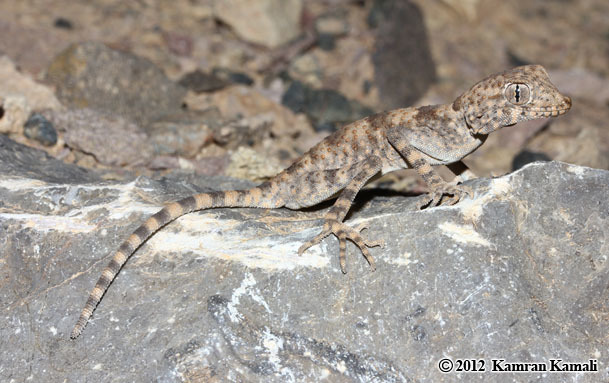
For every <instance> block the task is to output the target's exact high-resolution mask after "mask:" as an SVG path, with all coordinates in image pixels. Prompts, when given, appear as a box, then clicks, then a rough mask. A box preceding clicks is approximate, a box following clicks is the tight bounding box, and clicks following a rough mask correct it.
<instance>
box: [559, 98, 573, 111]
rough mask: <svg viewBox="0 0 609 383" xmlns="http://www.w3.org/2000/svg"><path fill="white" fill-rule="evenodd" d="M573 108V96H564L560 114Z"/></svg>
mask: <svg viewBox="0 0 609 383" xmlns="http://www.w3.org/2000/svg"><path fill="white" fill-rule="evenodd" d="M569 109H571V97H569V96H563V100H562V103H561V104H560V106H559V107H558V114H565V113H567V112H568V111H569Z"/></svg>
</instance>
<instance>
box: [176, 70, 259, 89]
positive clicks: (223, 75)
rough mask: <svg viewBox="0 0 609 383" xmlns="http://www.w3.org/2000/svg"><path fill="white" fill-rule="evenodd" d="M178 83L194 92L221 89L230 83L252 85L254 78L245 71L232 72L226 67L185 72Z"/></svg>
mask: <svg viewBox="0 0 609 383" xmlns="http://www.w3.org/2000/svg"><path fill="white" fill-rule="evenodd" d="M178 83H179V84H180V85H182V86H183V87H185V88H186V89H190V90H192V91H193V92H195V93H203V92H213V91H216V90H219V89H223V88H226V87H227V86H228V85H230V84H243V85H252V84H253V83H254V80H252V78H251V77H249V76H248V75H246V74H245V73H238V72H233V71H230V70H228V69H226V68H214V69H213V70H212V72H211V73H205V72H202V71H201V70H199V69H197V70H195V71H193V72H190V73H187V74H185V75H184V76H183V77H182V78H181V79H180V81H179V82H178Z"/></svg>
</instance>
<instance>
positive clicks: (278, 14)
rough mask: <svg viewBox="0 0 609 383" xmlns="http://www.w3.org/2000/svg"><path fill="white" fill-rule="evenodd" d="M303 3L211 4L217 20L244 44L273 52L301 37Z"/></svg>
mask: <svg viewBox="0 0 609 383" xmlns="http://www.w3.org/2000/svg"><path fill="white" fill-rule="evenodd" d="M302 8H303V1H302V0H258V1H251V0H222V1H216V2H215V3H214V13H215V15H216V17H217V18H219V19H220V20H222V21H223V22H225V23H226V24H228V25H230V26H231V27H232V28H233V30H234V31H235V33H236V34H237V35H238V36H239V37H240V38H242V39H243V40H246V41H249V42H253V43H256V44H261V45H264V46H266V47H269V48H275V47H277V46H279V45H281V44H284V43H286V42H288V41H290V40H292V39H294V38H295V37H297V36H298V34H299V33H300V15H301V12H302Z"/></svg>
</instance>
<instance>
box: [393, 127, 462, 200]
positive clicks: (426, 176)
mask: <svg viewBox="0 0 609 383" xmlns="http://www.w3.org/2000/svg"><path fill="white" fill-rule="evenodd" d="M387 138H388V139H389V142H390V143H391V145H392V146H393V147H394V148H395V149H396V150H397V151H398V152H399V153H400V154H401V155H402V156H403V157H404V158H405V159H406V161H407V162H408V163H409V164H410V166H412V167H413V168H414V169H415V170H416V171H417V173H418V174H419V176H421V178H422V179H423V181H425V183H426V184H427V186H428V187H429V193H428V194H427V196H426V197H425V198H424V199H423V200H422V201H420V202H419V203H418V204H417V208H418V209H422V208H425V207H433V206H438V205H454V204H456V203H457V202H459V200H460V199H461V198H462V197H463V195H468V196H469V197H473V194H474V193H473V190H472V188H471V187H469V186H465V185H460V184H459V185H458V184H454V183H450V182H446V181H444V180H443V179H442V177H440V175H439V174H438V173H437V172H436V171H435V170H434V169H433V167H432V166H431V164H430V163H429V161H427V160H426V159H425V156H424V155H423V154H422V153H421V152H420V151H419V150H417V149H416V148H415V147H413V146H411V145H410V144H409V143H408V140H407V139H406V138H405V137H404V136H401V135H399V134H396V133H394V132H389V133H388V135H387Z"/></svg>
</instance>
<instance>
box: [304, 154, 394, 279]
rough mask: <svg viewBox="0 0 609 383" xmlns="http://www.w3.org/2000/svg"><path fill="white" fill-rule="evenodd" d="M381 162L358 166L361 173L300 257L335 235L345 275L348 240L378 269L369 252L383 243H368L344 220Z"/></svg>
mask: <svg viewBox="0 0 609 383" xmlns="http://www.w3.org/2000/svg"><path fill="white" fill-rule="evenodd" d="M380 164H381V162H380V160H379V159H378V158H377V157H370V158H368V159H367V160H366V161H364V162H363V163H361V164H358V170H359V172H358V173H357V175H356V176H355V177H353V179H351V181H349V184H348V185H347V186H346V187H345V189H344V190H343V191H342V192H341V193H340V196H339V197H338V199H337V200H336V202H335V203H334V205H333V206H332V208H331V209H330V211H328V213H327V214H326V216H325V217H324V226H323V228H322V230H321V233H319V234H318V235H317V236H315V238H313V239H311V240H310V241H307V242H306V243H305V244H303V245H302V246H301V247H300V248H299V249H298V255H302V253H304V252H305V251H306V250H307V249H308V248H309V247H311V246H314V245H317V244H318V243H320V242H321V241H322V240H323V239H324V238H325V237H327V236H329V235H330V234H334V235H335V236H336V238H338V244H339V248H340V252H339V262H340V269H341V271H342V272H343V273H346V272H347V261H346V248H347V240H350V241H351V242H353V243H354V244H355V245H356V246H357V247H358V248H359V249H360V250H361V252H362V254H363V255H364V258H366V261H367V262H368V264H369V265H370V267H371V268H372V270H375V269H376V266H375V264H374V259H373V258H372V255H371V254H370V251H369V250H368V248H369V247H374V246H381V245H382V243H381V242H380V241H366V240H365V239H364V238H363V237H362V235H361V234H360V231H361V229H363V227H362V228H361V229H353V228H351V227H350V226H347V225H346V224H345V223H343V222H342V221H343V219H344V218H345V216H346V215H347V212H348V211H349V209H350V208H351V204H352V203H353V200H354V199H355V196H356V194H357V193H358V192H359V190H360V189H361V188H362V187H363V186H364V185H365V184H366V182H367V181H368V180H369V179H370V178H371V177H372V176H374V175H375V174H376V173H378V172H379V170H380V167H381V165H380Z"/></svg>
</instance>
